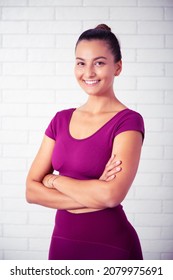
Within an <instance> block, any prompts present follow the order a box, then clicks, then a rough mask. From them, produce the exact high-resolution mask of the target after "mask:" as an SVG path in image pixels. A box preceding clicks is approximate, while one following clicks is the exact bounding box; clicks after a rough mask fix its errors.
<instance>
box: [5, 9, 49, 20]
mask: <svg viewBox="0 0 173 280" xmlns="http://www.w3.org/2000/svg"><path fill="white" fill-rule="evenodd" d="M53 18H54V10H53V8H49V7H39V8H35V7H34V8H31V7H24V8H23V7H17V8H16V7H11V8H6V7H3V8H2V19H3V20H52V19H53Z"/></svg>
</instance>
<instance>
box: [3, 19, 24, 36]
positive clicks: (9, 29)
mask: <svg viewBox="0 0 173 280" xmlns="http://www.w3.org/2000/svg"><path fill="white" fill-rule="evenodd" d="M24 33H27V23H26V22H22V21H20V22H17V21H1V22H0V34H24Z"/></svg>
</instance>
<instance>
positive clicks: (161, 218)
mask: <svg viewBox="0 0 173 280" xmlns="http://www.w3.org/2000/svg"><path fill="white" fill-rule="evenodd" d="M172 218H173V215H171V214H167V215H165V214H160V213H159V214H152V215H151V214H150V213H148V214H141V213H140V214H136V215H135V222H136V224H137V226H145V227H146V226H161V225H162V226H163V227H166V226H169V227H170V226H172V225H173V219H172ZM153 242H154V240H153ZM171 242H172V241H171ZM157 245H158V241H157ZM151 251H152V250H151ZM158 251H159V250H158ZM168 252H169V250H168Z"/></svg>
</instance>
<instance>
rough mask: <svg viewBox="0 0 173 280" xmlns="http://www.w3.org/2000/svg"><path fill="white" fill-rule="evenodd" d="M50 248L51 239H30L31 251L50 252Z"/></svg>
mask: <svg viewBox="0 0 173 280" xmlns="http://www.w3.org/2000/svg"><path fill="white" fill-rule="evenodd" d="M49 246H50V239H49V238H39V239H38V238H30V240H29V250H33V251H35V250H37V251H38V252H40V251H46V252H48V250H49Z"/></svg>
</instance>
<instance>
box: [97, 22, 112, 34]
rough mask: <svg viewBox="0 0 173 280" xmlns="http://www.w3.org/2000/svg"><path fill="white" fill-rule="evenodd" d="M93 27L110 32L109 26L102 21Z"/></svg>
mask: <svg viewBox="0 0 173 280" xmlns="http://www.w3.org/2000/svg"><path fill="white" fill-rule="evenodd" d="M94 29H97V30H99V29H100V30H105V31H109V32H111V28H110V27H109V26H107V25H106V24H104V23H102V24H99V25H97V26H96V27H95V28H94Z"/></svg>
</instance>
